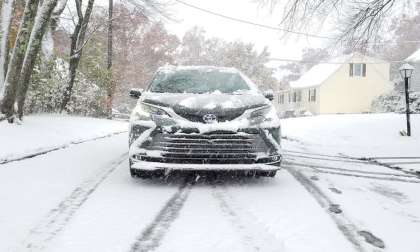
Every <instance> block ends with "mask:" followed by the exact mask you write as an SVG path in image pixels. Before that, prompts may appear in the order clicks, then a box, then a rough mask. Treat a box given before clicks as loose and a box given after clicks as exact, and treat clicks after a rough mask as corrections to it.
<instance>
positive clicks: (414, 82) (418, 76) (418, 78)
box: [405, 49, 420, 91]
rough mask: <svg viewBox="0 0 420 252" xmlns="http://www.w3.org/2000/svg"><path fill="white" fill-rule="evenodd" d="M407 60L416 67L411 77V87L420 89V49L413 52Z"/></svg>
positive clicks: (416, 89)
mask: <svg viewBox="0 0 420 252" xmlns="http://www.w3.org/2000/svg"><path fill="white" fill-rule="evenodd" d="M405 61H407V62H409V63H410V64H411V65H413V67H414V73H413V76H412V77H411V79H410V89H412V90H413V91H420V49H418V50H417V51H415V52H414V53H413V54H411V55H410V56H409V57H408V58H407V59H405Z"/></svg>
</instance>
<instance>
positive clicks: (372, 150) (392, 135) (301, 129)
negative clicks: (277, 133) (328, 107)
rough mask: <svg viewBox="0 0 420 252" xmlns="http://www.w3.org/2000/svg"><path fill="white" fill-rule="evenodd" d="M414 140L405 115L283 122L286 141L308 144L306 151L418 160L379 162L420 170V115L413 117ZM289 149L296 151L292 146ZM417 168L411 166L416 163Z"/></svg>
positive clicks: (324, 116) (312, 118)
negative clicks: (401, 132)
mask: <svg viewBox="0 0 420 252" xmlns="http://www.w3.org/2000/svg"><path fill="white" fill-rule="evenodd" d="M411 119H412V120H411V127H412V136H411V137H406V136H401V135H400V134H399V132H400V131H401V130H405V129H406V121H405V115H404V114H353V115H320V116H313V117H301V118H290V119H285V120H282V130H283V132H282V134H283V137H285V138H286V139H287V138H288V139H289V140H291V141H293V140H295V141H296V143H299V142H301V143H304V144H305V148H306V149H310V150H311V151H315V152H318V153H325V154H343V155H348V156H352V157H359V158H360V157H368V158H369V157H373V158H377V157H387V158H388V157H418V159H380V158H379V159H378V160H379V161H381V162H386V163H395V165H396V166H400V167H403V168H407V169H416V170H420V168H419V167H420V115H418V114H416V115H411ZM287 148H292V149H293V148H294V147H293V144H289V145H288V146H287ZM415 162H418V163H417V164H407V163H415Z"/></svg>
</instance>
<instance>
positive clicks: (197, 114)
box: [174, 107, 245, 123]
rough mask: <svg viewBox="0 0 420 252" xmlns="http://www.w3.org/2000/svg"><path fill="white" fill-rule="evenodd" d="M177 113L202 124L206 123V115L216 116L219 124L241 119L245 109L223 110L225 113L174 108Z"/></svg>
mask: <svg viewBox="0 0 420 252" xmlns="http://www.w3.org/2000/svg"><path fill="white" fill-rule="evenodd" d="M174 111H175V113H177V114H178V115H179V116H181V117H183V118H185V119H187V120H188V121H191V122H201V123H204V120H203V116H204V115H206V114H214V115H216V116H217V121H218V122H227V121H232V120H234V119H236V118H238V117H240V116H241V115H242V114H243V113H244V112H245V109H243V108H240V109H230V110H223V111H217V110H211V111H210V110H209V111H206V110H198V111H197V110H191V109H187V108H183V107H174Z"/></svg>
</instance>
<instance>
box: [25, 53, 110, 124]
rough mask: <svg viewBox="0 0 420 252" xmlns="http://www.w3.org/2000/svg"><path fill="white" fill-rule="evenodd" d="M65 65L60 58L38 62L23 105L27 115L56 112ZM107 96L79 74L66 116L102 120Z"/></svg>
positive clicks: (62, 84)
mask: <svg viewBox="0 0 420 252" xmlns="http://www.w3.org/2000/svg"><path fill="white" fill-rule="evenodd" d="M67 78H68V63H67V62H65V61H64V60H62V59H60V58H51V59H50V60H46V59H45V58H43V59H41V60H38V62H37V64H36V66H35V69H34V72H33V75H32V79H31V84H30V87H29V91H28V96H27V99H26V103H25V112H26V113H54V112H59V110H60V105H61V100H62V97H63V92H64V89H65V87H66V85H67ZM105 97H106V92H105V90H104V89H103V88H100V87H99V86H98V85H96V84H95V83H93V82H92V81H89V80H87V79H86V78H85V77H84V76H83V74H81V73H78V76H77V78H76V82H75V86H74V88H73V92H72V96H71V101H70V103H69V104H68V106H67V108H68V111H67V112H69V113H72V114H78V115H85V116H102V115H104V110H105V105H104V104H105V102H104V100H105Z"/></svg>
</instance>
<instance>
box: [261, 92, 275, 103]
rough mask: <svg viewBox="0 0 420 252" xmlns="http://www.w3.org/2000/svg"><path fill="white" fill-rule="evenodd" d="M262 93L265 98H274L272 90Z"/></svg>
mask: <svg viewBox="0 0 420 252" xmlns="http://www.w3.org/2000/svg"><path fill="white" fill-rule="evenodd" d="M263 95H264V97H265V98H267V99H268V100H270V101H272V100H274V93H273V90H267V91H264V93H263Z"/></svg>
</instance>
